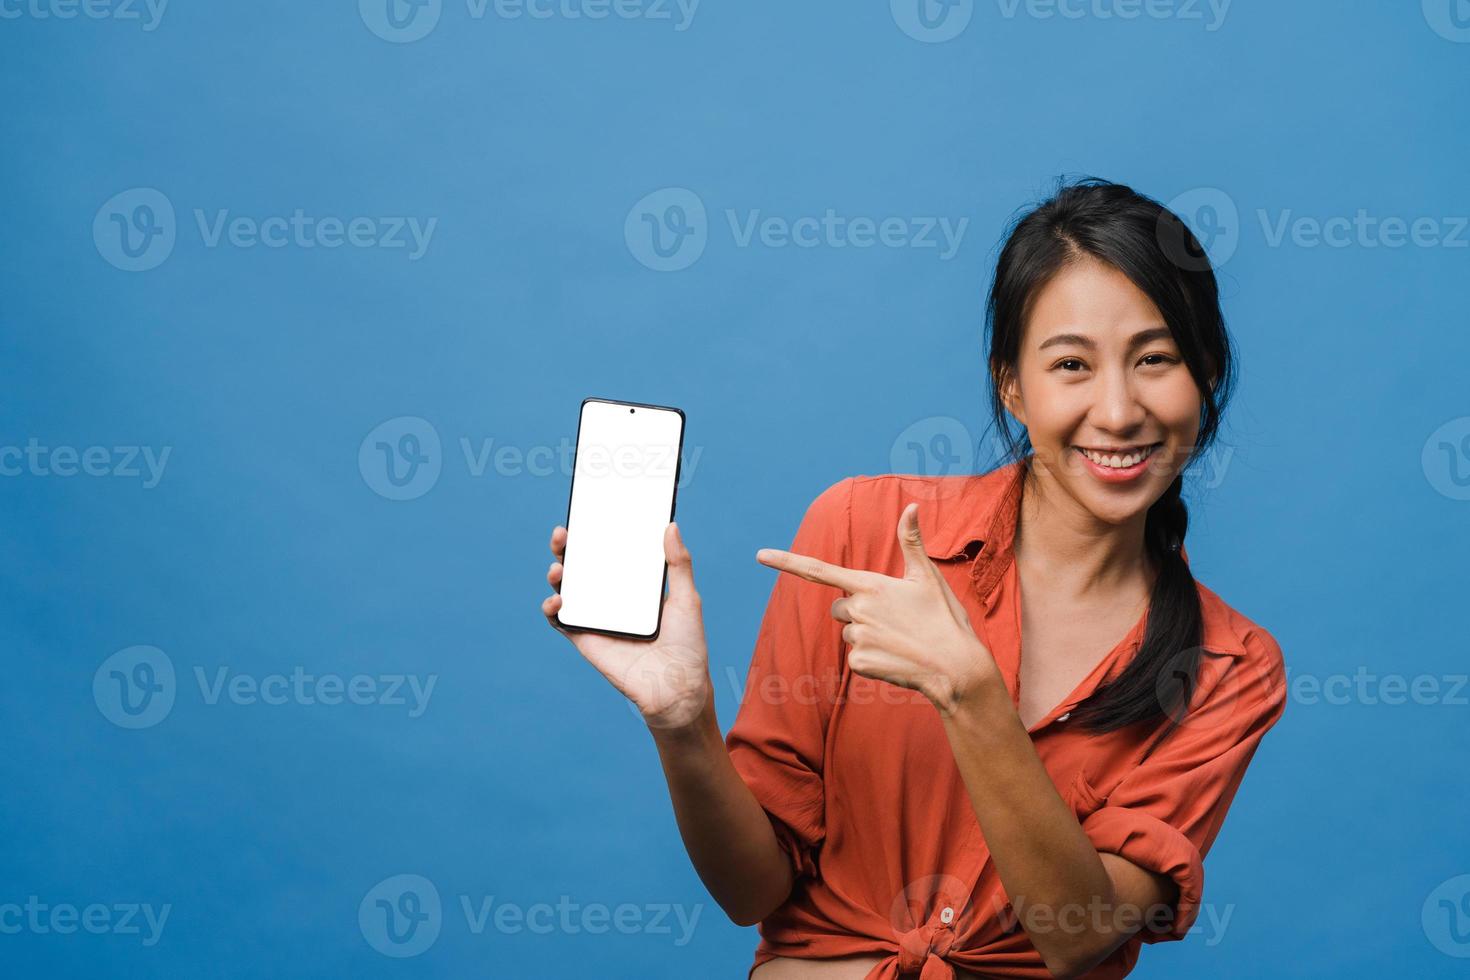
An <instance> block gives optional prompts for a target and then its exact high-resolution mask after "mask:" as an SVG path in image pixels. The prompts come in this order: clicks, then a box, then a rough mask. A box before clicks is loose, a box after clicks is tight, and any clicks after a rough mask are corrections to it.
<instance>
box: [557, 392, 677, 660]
mask: <svg viewBox="0 0 1470 980" xmlns="http://www.w3.org/2000/svg"><path fill="white" fill-rule="evenodd" d="M589 402H600V403H602V404H605V405H623V406H626V407H628V408H652V409H655V410H657V411H660V412H676V413H677V414H678V416H679V446H678V448H677V449H676V450H675V454H674V491H673V493H672V494H670V499H669V520H670V521H672V520H673V519H674V512H675V511H676V510H678V507H679V478H680V476H682V475H683V468H684V430H685V428H686V426H687V424H688V421H689V420H688V417H687V416H686V415H685V414H684V410H683V409H682V408H677V407H675V406H673V405H651V404H649V403H648V402H630V401H623V400H622V399H618V398H598V397H596V396H592V395H589V396H588V397H586V398H583V399H582V403H581V404H580V405H579V406H577V438H576V441H575V442H574V443H573V447H574V449H573V454H574V455H573V464H572V475H571V479H570V481H569V483H568V486H567V518H566V523H565V524H563V525H562V526H563V527H565V528H566V529H567V540H568V541H570V540H571V534H572V494H573V493H574V492H575V491H576V488H577V487H576V484H577V467H576V462H575V454H576V453H577V452H579V451H580V450H581V448H582V417H583V416H584V415H585V414H586V411H587V404H588V403H589ZM562 558H563V567H565V558H566V552H565V551H563V553H562ZM668 587H669V561H668V559H667V558H665V559H664V574H663V580H662V582H661V583H660V584H659V587H658V619H657V620H656V621H655V622H654V624H653V632H652V633H624V632H620V631H618V630H609V629H600V628H598V627H595V626H573V625H571V624H569V623H564V622H562V619H561V610H557V612H556V614H555V617H554V618H555V620H556V625H557V628H558V629H563V630H567V631H569V632H575V633H598V634H601V635H602V636H616V637H620V638H622V639H625V640H656V639H658V634H659V631H660V630H662V629H663V625H664V604H665V603H666V602H667V601H668ZM557 591H558V592H560V591H561V589H560V588H558V589H557Z"/></svg>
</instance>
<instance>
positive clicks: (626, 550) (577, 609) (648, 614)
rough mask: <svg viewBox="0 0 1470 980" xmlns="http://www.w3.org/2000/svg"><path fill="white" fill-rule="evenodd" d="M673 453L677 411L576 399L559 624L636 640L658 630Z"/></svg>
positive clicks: (677, 454) (679, 431)
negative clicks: (579, 406)
mask: <svg viewBox="0 0 1470 980" xmlns="http://www.w3.org/2000/svg"><path fill="white" fill-rule="evenodd" d="M683 451H684V413H683V412H682V411H681V410H679V409H677V408H669V407H667V406H664V405H644V404H642V403H640V402H624V401H615V400H613V399H610V398H586V399H583V401H582V411H581V416H580V418H579V419H578V421H577V445H576V450H575V453H574V457H573V459H574V462H573V464H572V487H571V493H570V495H569V499H568V501H567V522H566V529H567V546H566V550H565V551H564V553H563V554H562V577H561V609H559V610H557V614H556V620H557V623H558V624H559V625H560V626H562V627H563V628H565V629H569V630H585V631H587V632H590V633H606V634H607V635H609V636H622V637H628V638H630V639H638V640H651V639H654V638H655V637H657V636H658V630H659V624H660V621H661V620H662V618H663V606H664V586H665V585H666V584H667V581H668V574H669V567H668V562H667V561H666V560H665V559H664V529H665V528H666V527H668V525H669V522H670V521H672V520H673V519H674V504H675V497H676V495H677V491H678V486H679V468H680V458H681V456H682V454H683Z"/></svg>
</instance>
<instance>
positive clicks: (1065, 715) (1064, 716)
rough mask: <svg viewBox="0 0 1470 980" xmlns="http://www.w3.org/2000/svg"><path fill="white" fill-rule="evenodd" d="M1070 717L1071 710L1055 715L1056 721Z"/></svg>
mask: <svg viewBox="0 0 1470 980" xmlns="http://www.w3.org/2000/svg"><path fill="white" fill-rule="evenodd" d="M1070 717H1072V712H1070V711H1064V712H1062V713H1061V714H1059V715H1057V721H1066V720H1067V719H1068V718H1070Z"/></svg>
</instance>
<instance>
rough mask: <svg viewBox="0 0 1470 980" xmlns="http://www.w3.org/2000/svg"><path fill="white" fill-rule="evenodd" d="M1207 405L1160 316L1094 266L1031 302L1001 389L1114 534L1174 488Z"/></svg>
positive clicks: (1041, 459)
mask: <svg viewBox="0 0 1470 980" xmlns="http://www.w3.org/2000/svg"><path fill="white" fill-rule="evenodd" d="M1201 397H1202V396H1201V394H1200V391H1199V388H1198V387H1197V386H1196V385H1195V382H1194V377H1193V376H1192V375H1191V374H1190V373H1189V368H1188V367H1187V366H1186V365H1185V363H1184V360H1183V358H1181V357H1180V354H1179V348H1178V346H1177V345H1176V344H1175V343H1174V339H1173V337H1171V336H1170V334H1169V329H1168V327H1167V326H1166V325H1165V324H1164V318H1163V316H1162V315H1161V314H1160V313H1159V311H1158V308H1157V307H1155V306H1154V304H1153V302H1152V301H1151V300H1150V299H1149V298H1148V296H1146V295H1145V294H1144V293H1143V292H1142V291H1141V290H1140V289H1139V288H1138V287H1137V286H1135V285H1133V283H1132V282H1131V281H1130V280H1129V279H1128V277H1127V276H1125V275H1124V274H1123V273H1122V272H1121V271H1119V270H1118V269H1117V268H1116V267H1114V266H1111V265H1108V264H1106V263H1103V262H1100V261H1098V260H1096V259H1091V258H1088V259H1082V260H1079V261H1076V262H1073V263H1071V264H1069V265H1068V266H1066V267H1065V268H1064V269H1062V271H1061V272H1059V273H1058V274H1057V275H1056V276H1054V277H1053V278H1052V280H1051V281H1050V282H1049V283H1047V284H1046V286H1044V287H1043V288H1042V289H1041V291H1040V292H1039V293H1038V294H1037V295H1036V297H1035V299H1034V302H1033V304H1032V309H1031V314H1030V316H1029V318H1028V319H1027V321H1026V328H1025V335H1024V336H1023V337H1022V341H1021V351H1020V356H1019V363H1018V365H1017V370H1016V373H1015V376H1014V377H1012V378H1008V379H1007V380H1006V382H1005V383H1004V384H1003V385H1002V398H1003V400H1004V402H1005V405H1006V408H1007V409H1008V410H1009V411H1010V413H1011V414H1012V415H1014V416H1015V417H1016V419H1017V421H1019V422H1020V423H1021V424H1022V425H1024V426H1025V427H1026V431H1027V433H1028V434H1029V435H1030V437H1031V445H1032V446H1033V447H1034V449H1035V452H1036V460H1037V462H1038V463H1040V464H1041V466H1042V467H1044V468H1045V470H1046V473H1047V474H1049V475H1050V476H1051V477H1052V478H1053V479H1054V480H1055V481H1056V483H1057V484H1059V485H1060V487H1061V488H1062V489H1063V491H1064V492H1065V493H1067V494H1069V495H1070V496H1071V497H1072V498H1073V499H1074V500H1076V501H1077V503H1078V504H1080V505H1081V506H1082V507H1083V508H1085V509H1086V510H1087V511H1089V512H1090V513H1092V514H1093V515H1094V516H1095V517H1097V518H1098V519H1099V520H1101V521H1105V522H1107V523H1109V524H1122V523H1125V522H1127V521H1128V520H1129V519H1131V518H1134V517H1135V516H1137V515H1138V514H1140V513H1142V512H1144V511H1147V510H1148V508H1149V507H1150V506H1151V505H1152V504H1153V503H1154V501H1156V500H1158V499H1159V497H1161V496H1163V494H1164V491H1165V490H1167V489H1168V488H1169V484H1170V483H1172V482H1173V480H1174V478H1175V476H1177V475H1178V472H1179V469H1180V468H1181V467H1182V466H1183V464H1184V463H1185V462H1186V461H1187V459H1188V455H1189V451H1190V449H1191V448H1192V447H1193V445H1194V440H1195V438H1196V436H1197V435H1198V434H1199V417H1200V409H1201V407H1202V402H1201Z"/></svg>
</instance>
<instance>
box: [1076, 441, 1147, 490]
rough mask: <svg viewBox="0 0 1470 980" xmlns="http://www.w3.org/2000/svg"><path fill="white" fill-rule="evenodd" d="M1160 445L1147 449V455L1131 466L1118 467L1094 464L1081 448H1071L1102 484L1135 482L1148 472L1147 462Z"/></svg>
mask: <svg viewBox="0 0 1470 980" xmlns="http://www.w3.org/2000/svg"><path fill="white" fill-rule="evenodd" d="M1161 445H1163V444H1162V443H1154V444H1153V445H1152V446H1150V447H1149V448H1148V453H1147V454H1146V455H1145V456H1144V457H1143V459H1141V460H1139V461H1138V462H1137V463H1134V464H1133V465H1132V466H1119V467H1114V466H1104V465H1102V464H1101V463H1095V462H1093V461H1092V460H1091V459H1090V458H1089V457H1088V455H1087V454H1086V453H1084V452H1083V451H1082V449H1081V447H1078V446H1073V447H1072V448H1073V449H1075V450H1077V455H1078V456H1080V457H1081V458H1082V462H1083V463H1085V464H1086V465H1087V468H1088V470H1090V471H1091V473H1092V475H1093V476H1095V477H1097V478H1098V479H1099V480H1101V481H1103V482H1104V483H1127V482H1128V481H1130V480H1136V479H1137V478H1138V477H1140V476H1142V475H1143V474H1144V473H1145V472H1147V471H1148V461H1149V460H1151V459H1153V458H1154V454H1155V453H1156V452H1158V450H1159V447H1160V446H1161Z"/></svg>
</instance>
